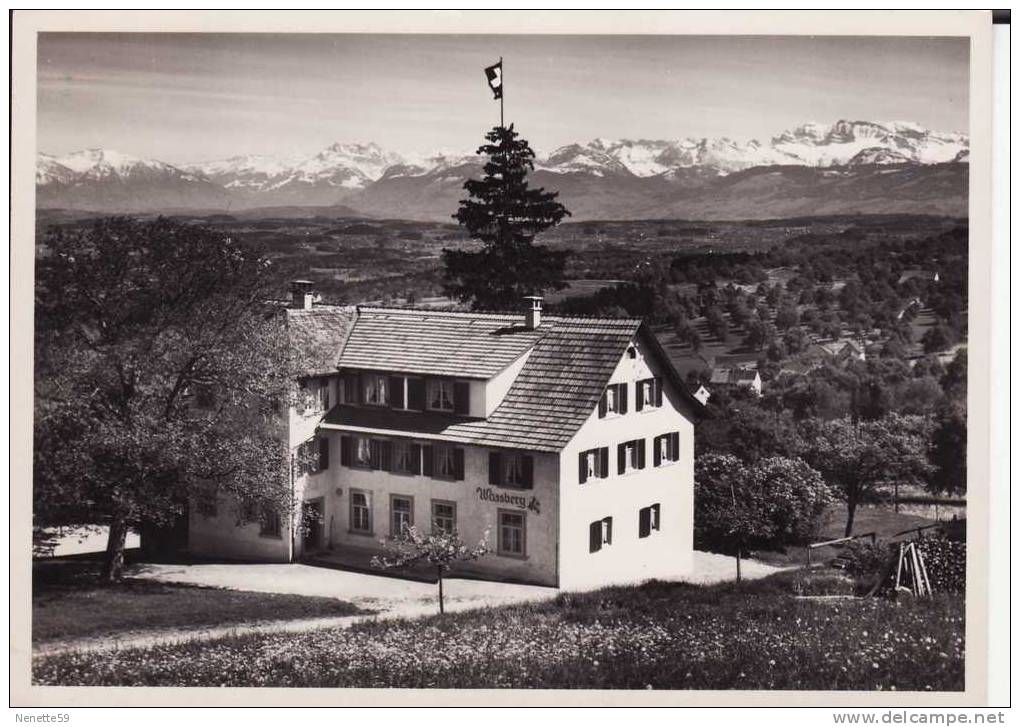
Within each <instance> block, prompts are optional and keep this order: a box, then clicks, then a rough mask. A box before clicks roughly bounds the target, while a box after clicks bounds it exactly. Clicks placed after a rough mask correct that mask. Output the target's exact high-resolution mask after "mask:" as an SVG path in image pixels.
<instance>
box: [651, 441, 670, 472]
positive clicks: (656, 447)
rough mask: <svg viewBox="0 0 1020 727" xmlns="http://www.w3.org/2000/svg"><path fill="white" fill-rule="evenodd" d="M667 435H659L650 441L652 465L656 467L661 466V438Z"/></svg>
mask: <svg viewBox="0 0 1020 727" xmlns="http://www.w3.org/2000/svg"><path fill="white" fill-rule="evenodd" d="M663 436H667V435H660V436H658V437H656V438H655V439H653V440H652V465H653V466H655V467H658V466H659V465H660V464H662V445H661V444H660V442H661V441H662V437H663Z"/></svg>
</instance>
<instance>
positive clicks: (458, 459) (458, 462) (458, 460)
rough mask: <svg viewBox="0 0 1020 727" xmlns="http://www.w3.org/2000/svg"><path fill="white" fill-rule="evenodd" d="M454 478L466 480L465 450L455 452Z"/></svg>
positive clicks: (457, 449)
mask: <svg viewBox="0 0 1020 727" xmlns="http://www.w3.org/2000/svg"><path fill="white" fill-rule="evenodd" d="M453 478H454V479H455V480H462V479H464V450H463V449H461V448H460V447H458V448H456V449H455V450H453Z"/></svg>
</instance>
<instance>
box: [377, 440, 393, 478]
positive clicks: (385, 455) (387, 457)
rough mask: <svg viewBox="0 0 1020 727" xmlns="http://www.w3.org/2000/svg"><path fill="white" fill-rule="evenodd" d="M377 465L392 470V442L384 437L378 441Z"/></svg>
mask: <svg viewBox="0 0 1020 727" xmlns="http://www.w3.org/2000/svg"><path fill="white" fill-rule="evenodd" d="M379 449H380V451H379V467H380V469H384V470H386V471H387V472H392V471H393V442H391V441H389V440H388V439H384V440H383V441H381V442H379Z"/></svg>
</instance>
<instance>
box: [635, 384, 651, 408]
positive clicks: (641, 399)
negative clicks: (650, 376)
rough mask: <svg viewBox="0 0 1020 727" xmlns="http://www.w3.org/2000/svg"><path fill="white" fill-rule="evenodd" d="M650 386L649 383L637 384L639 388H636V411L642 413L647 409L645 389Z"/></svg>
mask: <svg viewBox="0 0 1020 727" xmlns="http://www.w3.org/2000/svg"><path fill="white" fill-rule="evenodd" d="M646 386H648V382H647V381H639V382H637V386H635V387H634V396H635V397H636V398H635V399H634V411H641V410H642V409H644V408H645V387H646Z"/></svg>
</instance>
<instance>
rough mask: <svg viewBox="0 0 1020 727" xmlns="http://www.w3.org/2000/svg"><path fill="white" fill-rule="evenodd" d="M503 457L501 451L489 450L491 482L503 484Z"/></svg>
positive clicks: (491, 483) (492, 483)
mask: <svg viewBox="0 0 1020 727" xmlns="http://www.w3.org/2000/svg"><path fill="white" fill-rule="evenodd" d="M502 475H503V458H502V457H501V456H500V454H499V452H489V484H490V485H501V484H503V477H502Z"/></svg>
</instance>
